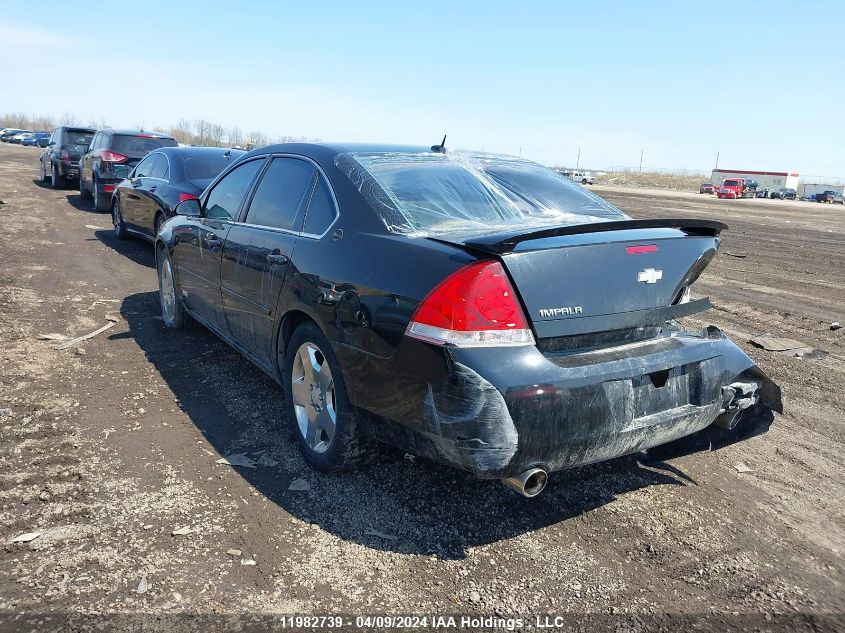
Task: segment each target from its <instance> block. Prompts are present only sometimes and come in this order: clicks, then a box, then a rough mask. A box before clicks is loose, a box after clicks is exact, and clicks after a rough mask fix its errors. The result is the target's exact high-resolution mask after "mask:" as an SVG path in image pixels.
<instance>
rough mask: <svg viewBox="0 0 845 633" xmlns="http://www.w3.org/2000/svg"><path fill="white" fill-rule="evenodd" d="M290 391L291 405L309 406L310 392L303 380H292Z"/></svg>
mask: <svg viewBox="0 0 845 633" xmlns="http://www.w3.org/2000/svg"><path fill="white" fill-rule="evenodd" d="M291 391H292V392H293V393H292V395H293V403H294V404H296V405H299V406H300V407H307V406H308V405H310V404H311V392H310V391H309V390H308V385H307V384H306V383H305V379H304V378H303V379H300V380H294V381H292V383H291Z"/></svg>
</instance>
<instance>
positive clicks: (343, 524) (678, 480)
mask: <svg viewBox="0 0 845 633" xmlns="http://www.w3.org/2000/svg"><path fill="white" fill-rule="evenodd" d="M121 314H122V315H123V317H124V318H125V319H126V321H127V323H128V324H129V331H128V332H127V333H124V334H116V335H114V337H120V338H132V339H134V341H135V342H136V343H137V344H138V345H139V346H140V348H141V349H142V350H143V351H144V354H145V355H146V357H147V359H148V360H149V362H150V363H152V365H153V366H154V367H155V368H156V370H157V371H158V372H159V373H160V374H161V376H162V377H163V378H164V380H165V381H166V382H167V384H168V385H169V387H170V388H171V389H172V391H173V393H174V394H175V396H176V398H177V399H178V403H179V406H180V407H181V409H182V410H183V411H184V413H185V414H187V415H188V417H189V418H190V419H191V421H192V422H193V424H194V425H196V427H197V428H198V429H199V430H200V432H202V434H203V435H204V436H205V438H206V439H207V440H208V441H209V442H210V443H211V445H212V446H213V447H214V449H215V450H216V451H217V453H219V454H220V455H221V456H225V455H231V454H242V453H246V454H247V455H248V456H249V457H250V458H251V459H253V460H255V461H256V462H257V463H258V467H257V468H255V469H250V468H237V469H236V471H237V473H238V474H239V475H240V476H242V477H243V478H244V479H245V480H246V481H248V482H249V484H250V485H252V486H253V487H254V488H255V490H256V491H257V492H258V493H260V494H261V495H263V496H264V497H266V498H267V499H269V500H271V501H272V502H274V503H276V504H278V505H279V506H281V507H282V508H283V509H284V510H285V511H286V512H288V513H289V514H290V515H292V516H294V517H296V518H298V519H300V520H302V521H305V522H310V523H316V524H318V525H319V526H320V527H321V528H323V529H324V530H326V531H328V532H330V533H332V534H334V535H336V536H338V537H339V538H342V539H345V540H349V541H352V542H356V543H359V544H362V545H365V546H367V547H371V548H375V549H380V550H387V551H392V552H400V553H408V554H418V555H433V556H437V557H440V558H443V559H459V558H463V557H465V556H466V552H467V550H468V549H469V548H473V547H477V546H482V545H485V544H488V543H494V542H498V541H501V540H503V539H509V538H513V537H516V536H519V535H522V534H526V533H529V532H531V531H533V530H537V529H542V528H544V527H547V526H551V525H554V524H557V523H560V522H562V521H567V520H570V519H572V518H574V517H577V516H579V515H581V514H583V513H585V512H588V511H591V510H594V509H596V508H598V507H601V506H603V505H605V504H608V503H612V502H613V501H614V500H616V499H617V497H619V496H620V495H624V494H626V493H628V492H631V491H633V490H637V489H640V488H644V487H649V486H658V485H671V486H688V485H695V481H694V480H693V479H692V478H690V477H689V476H688V475H686V474H685V473H683V472H682V470H681V469H679V468H678V467H677V466H672V465H668V464H665V463H662V462H657V463H653V464H651V465H649V464H647V463H645V462H644V461H640V458H641V456H640V457H636V456H628V457H623V458H619V459H616V460H612V461H609V462H605V463H601V464H595V465H591V466H586V467H582V468H575V469H572V470H569V471H564V472H561V473H554V474H553V475H552V476H551V478H550V483H549V486H548V488H547V489H546V491H545V492H544V493H543V494H542V495H540V496H539V497H537V498H535V499H524V498H522V497H520V496H519V495H517V494H516V493H514V492H513V491H511V490H509V489H507V488H505V487H504V486H503V485H501V484H500V483H499V482H497V481H490V480H486V481H485V480H479V479H476V478H475V477H473V476H472V475H469V474H467V473H464V472H461V471H458V470H455V469H452V468H449V467H445V466H441V465H438V464H435V463H433V462H429V461H426V460H423V459H420V458H415V459H410V458H408V457H407V456H406V457H405V458H403V457H402V454H401V453H397V452H395V451H385V453H386V454H387V455H386V457H385V458H384V459H383V460H381V461H380V462H379V463H377V464H374V465H370V466H365V467H361V468H359V469H357V470H355V471H352V472H347V473H341V474H336V475H325V474H321V473H317V472H315V471H312V470H310V469H309V468H308V467H307V465H306V464H305V463H304V461H303V460H302V458H301V457H300V456H299V453H298V451H297V448H296V446H295V443H294V440H293V438H292V436H291V435H290V433H289V431H288V429H287V428H286V423H285V416H284V412H283V407H282V401H283V395H282V392H281V388H280V387H279V386H278V385H277V384H276V383H275V382H274V381H273V380H272V379H271V378H269V377H268V376H266V375H265V374H264V373H263V372H262V371H261V370H259V369H257V368H256V367H254V366H253V365H252V364H250V363H249V361H247V360H245V359H244V358H243V357H242V356H241V355H240V354H238V352H236V351H235V350H234V349H232V348H231V347H230V346H228V345H227V344H225V343H224V342H222V341H221V340H219V339H218V338H217V337H215V336H214V335H213V334H211V333H210V332H209V331H207V330H206V329H204V328H202V327H195V328H191V329H188V330H179V331H174V330H167V329H166V328H164V326H163V324H162V322H161V320H160V317H159V302H158V295H157V293H155V292H146V293H138V294H134V295H131V296H128V297H127V298H126V299H125V300H124V301H123V303H122V306H121ZM194 446H195V445H194V444H193V443H190V444H187V445H186V446H185V448H184V450H186V451H194V450H196V458H198V459H212V460H216V459H217V457H216V456H215V457H213V458H212V457H208V456H207V455H206V453H205V452H204V451H202V450H200V448H196V449H195V448H194ZM184 458H185V459H186V461H187V460H189V459H190V457H189V456H187V455H186V456H184ZM181 459H182V457H180V459H179V461H181ZM219 467H220V468H230V466H225V465H220V466H219ZM296 480H304V481H305V482H307V484H308V486H310V490H308V491H304V492H303V491H293V490H289V487H290V485H291V482H293V481H296ZM256 511H258V510H256Z"/></svg>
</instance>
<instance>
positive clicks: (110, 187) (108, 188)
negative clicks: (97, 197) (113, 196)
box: [103, 185, 114, 193]
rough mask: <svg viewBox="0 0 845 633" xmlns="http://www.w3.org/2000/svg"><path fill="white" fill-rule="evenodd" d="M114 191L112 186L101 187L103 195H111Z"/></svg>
mask: <svg viewBox="0 0 845 633" xmlns="http://www.w3.org/2000/svg"><path fill="white" fill-rule="evenodd" d="M113 191H114V185H103V193H112V192H113Z"/></svg>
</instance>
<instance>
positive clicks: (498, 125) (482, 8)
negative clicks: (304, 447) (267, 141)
mask: <svg viewBox="0 0 845 633" xmlns="http://www.w3.org/2000/svg"><path fill="white" fill-rule="evenodd" d="M188 5H191V6H188ZM192 7H196V8H192ZM843 29H845V2H842V1H841V0H840V1H830V2H821V1H820V2H806V3H797V2H776V1H775V2H743V3H730V2H726V3H720V2H702V3H692V2H661V3H658V2H651V3H650V2H614V1H606V2H603V3H593V2H583V1H582V2H495V1H488V2H459V1H457V0H455V1H453V2H437V1H432V0H427V1H425V2H404V1H401V0H395V1H393V2H365V1H362V2H349V1H348V0H347V1H343V2H334V1H332V0H317V1H316V2H305V1H304V0H303V1H300V2H281V1H280V2H270V1H267V2H257V1H250V0H240V1H225V2H223V1H215V2H196V3H194V2H178V1H176V0H170V1H168V2H159V1H157V0H148V1H147V2H141V3H138V2H111V3H108V2H101V1H100V2H89V1H87V0H73V2H67V1H64V2H55V1H52V0H48V1H45V0H42V1H39V2H35V1H22V0H0V73H2V77H3V83H2V88H0V112H9V111H15V112H17V111H21V112H27V113H31V114H39V113H43V114H52V115H55V116H58V115H61V114H62V113H63V112H65V111H68V112H71V113H73V114H75V115H76V116H77V117H79V118H80V119H81V120H83V121H85V122H87V121H89V120H94V121H101V120H104V121H106V122H107V123H108V124H110V125H112V126H135V125H137V124H138V123H140V122H143V123H144V124H145V125H146V126H147V127H153V126H156V125H164V126H167V125H170V124H173V123H175V122H176V121H177V120H179V119H183V118H184V119H191V120H193V119H197V118H204V119H207V120H210V121H213V122H217V123H220V124H222V125H224V126H225V127H230V126H233V125H238V126H239V127H240V128H241V129H243V130H245V131H249V130H259V129H260V130H263V131H265V132H266V133H268V134H270V135H271V136H276V135H280V134H290V135H298V136H308V137H316V138H321V139H324V140H360V141H389V142H401V143H433V142H434V141H437V140H439V139H440V137H441V136H442V135H443V133H444V132H446V133H448V134H449V141H448V143H447V144H448V145H451V146H453V147H463V148H477V149H481V148H483V149H486V150H488V151H497V152H505V153H512V154H518V153H520V151H521V152H522V155H523V156H527V157H530V158H533V159H536V160H538V161H541V162H544V163H548V164H555V163H557V164H574V163H575V159H576V154H577V151H578V148H579V147H580V148H581V165H582V166H587V167H598V168H600V167H610V166H621V165H628V166H634V167H636V166H637V164H638V163H639V159H640V151H641V150H645V155H644V165H645V167H646V168H650V167H667V168H689V169H700V170H709V169H710V168H712V167H713V163H714V160H715V155H716V152H721V158H720V161H719V163H720V166H721V167H729V168H737V169H773V170H785V169H788V170H797V171H800V172H801V173H802V175H803V174H808V175H809V174H812V175H830V176H843V177H845V156H843V147H845V117H844V116H843V111H844V110H845V107H843V105H845V104H843V101H844V99H843V97H845V88H843V86H845V37H843V35H842V32H843Z"/></svg>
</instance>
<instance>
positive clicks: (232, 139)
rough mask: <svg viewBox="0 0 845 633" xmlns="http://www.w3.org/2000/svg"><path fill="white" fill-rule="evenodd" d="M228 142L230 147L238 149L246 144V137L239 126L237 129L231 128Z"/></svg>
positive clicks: (227, 136) (227, 135) (227, 138)
mask: <svg viewBox="0 0 845 633" xmlns="http://www.w3.org/2000/svg"><path fill="white" fill-rule="evenodd" d="M226 140H227V142H228V143H229V147H237V146H239V145H241V144H242V143H243V142H244V135H243V134H242V133H241V128H239V127H238V126H237V125H236V126H235V127H230V128H229V132H228V133H227V134H226Z"/></svg>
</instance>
